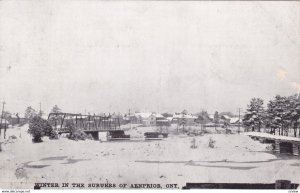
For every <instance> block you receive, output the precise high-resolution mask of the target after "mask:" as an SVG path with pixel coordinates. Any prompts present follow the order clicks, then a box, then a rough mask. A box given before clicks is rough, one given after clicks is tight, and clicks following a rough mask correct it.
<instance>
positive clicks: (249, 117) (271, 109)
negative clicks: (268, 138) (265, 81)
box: [243, 95, 300, 137]
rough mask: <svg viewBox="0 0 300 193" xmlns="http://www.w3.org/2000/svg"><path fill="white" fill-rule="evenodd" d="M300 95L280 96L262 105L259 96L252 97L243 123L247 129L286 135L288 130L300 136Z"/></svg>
mask: <svg viewBox="0 0 300 193" xmlns="http://www.w3.org/2000/svg"><path fill="white" fill-rule="evenodd" d="M299 119H300V97H299V95H292V96H287V97H286V96H280V95H276V96H275V98H274V99H272V100H270V101H269V102H268V103H267V107H266V108H265V107H264V101H263V100H262V99H260V98H253V99H251V101H250V104H249V105H248V107H247V112H246V114H245V115H244V119H243V124H244V125H245V126H246V128H247V129H248V130H251V131H258V132H261V131H262V129H264V130H265V131H266V132H268V133H271V134H278V135H283V136H288V134H289V132H291V131H292V132H293V135H294V136H295V137H297V130H299V132H298V136H299V137H300V129H299V128H298V127H299V125H300V124H299Z"/></svg>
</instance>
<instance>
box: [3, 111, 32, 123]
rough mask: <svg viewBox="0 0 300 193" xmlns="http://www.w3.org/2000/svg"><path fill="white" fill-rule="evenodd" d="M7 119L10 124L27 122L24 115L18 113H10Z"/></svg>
mask: <svg viewBox="0 0 300 193" xmlns="http://www.w3.org/2000/svg"><path fill="white" fill-rule="evenodd" d="M7 120H8V122H9V124H10V125H16V124H24V123H26V122H28V119H26V118H24V115H23V114H20V113H17V114H12V115H11V116H10V117H9V118H8V119H7Z"/></svg>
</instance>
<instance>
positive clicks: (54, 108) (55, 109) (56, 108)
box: [51, 105, 61, 113]
mask: <svg viewBox="0 0 300 193" xmlns="http://www.w3.org/2000/svg"><path fill="white" fill-rule="evenodd" d="M60 112H61V109H60V108H59V107H58V106H57V105H54V106H53V107H52V109H51V113H60Z"/></svg>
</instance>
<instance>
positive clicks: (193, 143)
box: [191, 138, 198, 149]
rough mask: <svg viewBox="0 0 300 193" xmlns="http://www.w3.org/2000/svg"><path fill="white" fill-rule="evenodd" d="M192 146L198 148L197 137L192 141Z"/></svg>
mask: <svg viewBox="0 0 300 193" xmlns="http://www.w3.org/2000/svg"><path fill="white" fill-rule="evenodd" d="M191 144H192V145H191V148H192V149H196V148H197V147H198V146H197V145H196V139H195V138H193V140H192V141H191Z"/></svg>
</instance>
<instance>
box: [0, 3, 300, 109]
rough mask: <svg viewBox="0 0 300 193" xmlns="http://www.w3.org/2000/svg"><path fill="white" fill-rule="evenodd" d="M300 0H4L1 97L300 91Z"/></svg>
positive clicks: (169, 104)
mask: <svg viewBox="0 0 300 193" xmlns="http://www.w3.org/2000/svg"><path fill="white" fill-rule="evenodd" d="M299 53H300V2H296V1H288V2H269V1H268V2H253V1H249V2H237V1H233V2H225V1H221V2H211V1H204V2H196V1H190V2H180V1H173V2H172V1H164V2H161V1H152V2H149V1H143V2H139V1H114V2H108V1H93V0H92V1H79V0H78V1H76V0H73V1H68V0H64V1H29V0H28V1H22V2H21V1H0V100H1V101H3V100H5V101H6V103H7V104H6V108H7V109H8V110H9V111H11V112H24V110H25V108H26V106H29V105H31V106H32V107H34V108H36V109H38V108H39V102H42V108H43V110H44V111H45V112H46V113H48V112H49V110H50V109H51V107H52V106H53V105H55V104H57V105H58V106H59V107H60V108H62V109H63V110H64V111H65V112H73V113H76V112H81V113H84V111H85V109H86V111H87V112H92V113H98V112H109V111H110V112H127V111H128V109H129V108H131V110H132V111H134V110H142V111H158V112H166V111H169V112H175V111H182V110H183V109H187V111H188V112H191V113H194V112H199V111H201V110H202V109H207V110H208V111H209V112H210V113H213V112H214V111H216V110H218V111H232V112H233V113H236V112H237V109H238V108H239V107H242V108H243V109H244V110H245V108H246V105H247V103H248V102H249V100H250V98H251V97H261V98H263V99H265V100H269V99H271V98H272V97H274V96H275V95H276V94H281V95H291V94H294V93H298V92H299V91H300V86H299V85H300V84H299V82H300V54H299Z"/></svg>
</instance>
